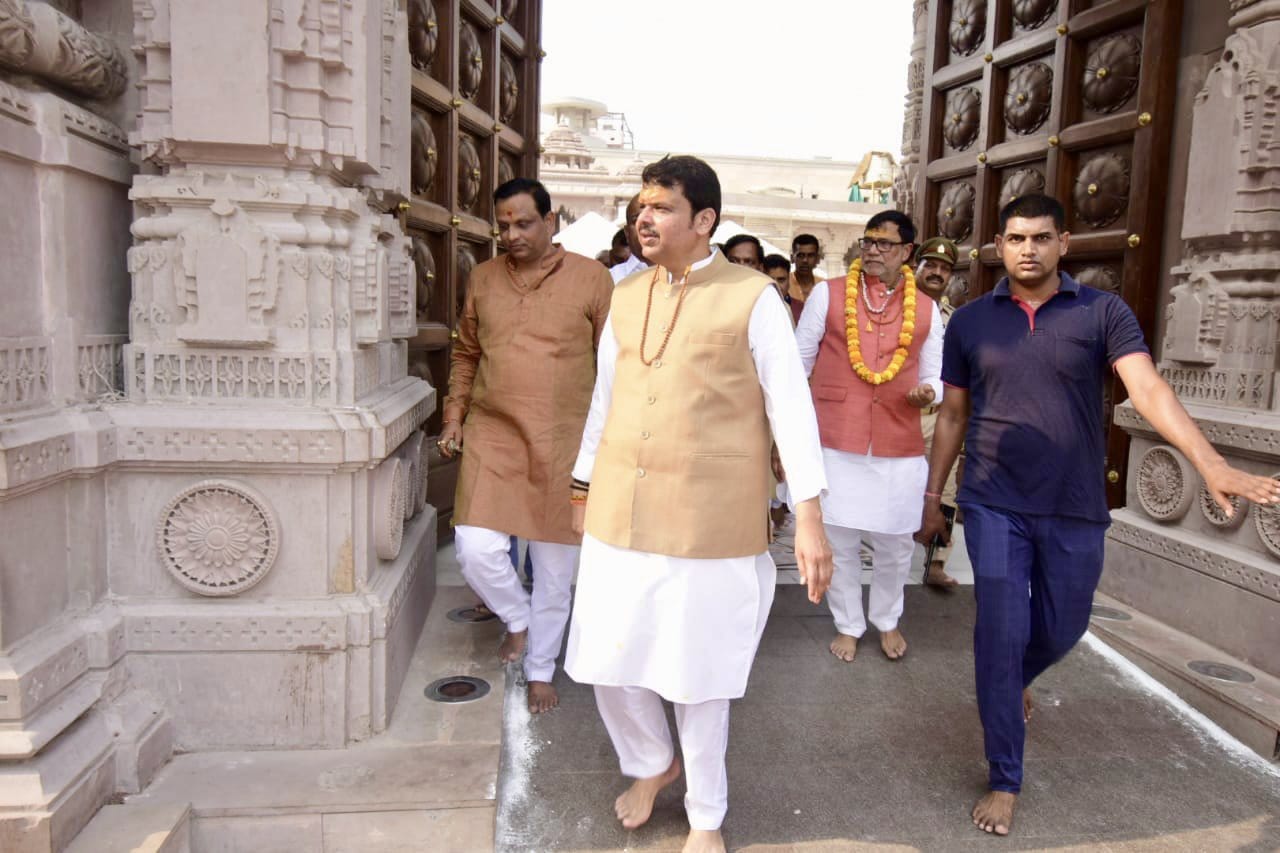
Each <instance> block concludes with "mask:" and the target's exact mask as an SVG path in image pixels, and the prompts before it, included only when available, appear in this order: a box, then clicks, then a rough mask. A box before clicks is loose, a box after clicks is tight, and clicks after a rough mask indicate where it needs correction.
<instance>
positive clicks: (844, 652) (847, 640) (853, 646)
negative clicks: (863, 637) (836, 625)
mask: <svg viewBox="0 0 1280 853" xmlns="http://www.w3.org/2000/svg"><path fill="white" fill-rule="evenodd" d="M831 654H833V655H835V656H836V657H838V658H840V660H842V661H844V662H845V663H853V659H854V657H855V656H857V654H858V638H857V637H850V636H849V635H848V634H836V638H835V639H834V640H832V641H831Z"/></svg>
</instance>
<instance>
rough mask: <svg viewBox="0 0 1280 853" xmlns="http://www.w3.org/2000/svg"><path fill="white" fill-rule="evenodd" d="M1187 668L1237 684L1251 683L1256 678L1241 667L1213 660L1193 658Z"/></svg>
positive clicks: (1207, 676)
mask: <svg viewBox="0 0 1280 853" xmlns="http://www.w3.org/2000/svg"><path fill="white" fill-rule="evenodd" d="M1187 669H1189V670H1191V671H1192V672H1198V673H1200V674H1201V675H1203V676H1205V677H1206V678H1216V679H1218V680H1219V681H1234V682H1235V683H1237V684H1249V683H1250V682H1252V681H1253V680H1254V678H1253V676H1252V675H1250V674H1249V673H1247V672H1245V671H1244V670H1243V669H1240V668H1239V667H1236V666H1232V665H1231V664H1227V663H1217V662H1215V661H1211V660H1193V661H1191V663H1189V664H1187Z"/></svg>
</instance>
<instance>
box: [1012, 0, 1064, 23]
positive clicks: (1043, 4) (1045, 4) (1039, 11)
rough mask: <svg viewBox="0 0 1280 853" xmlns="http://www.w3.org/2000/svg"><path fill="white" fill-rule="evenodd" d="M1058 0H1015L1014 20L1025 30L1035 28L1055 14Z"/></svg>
mask: <svg viewBox="0 0 1280 853" xmlns="http://www.w3.org/2000/svg"><path fill="white" fill-rule="evenodd" d="M1057 8H1058V0H1013V21H1014V23H1015V24H1017V25H1018V26H1019V27H1021V28H1022V29H1024V30H1034V29H1036V28H1037V27H1039V26H1041V25H1043V24H1044V22H1045V21H1047V20H1049V18H1050V17H1052V16H1053V13H1054V12H1055V11H1056V10H1057Z"/></svg>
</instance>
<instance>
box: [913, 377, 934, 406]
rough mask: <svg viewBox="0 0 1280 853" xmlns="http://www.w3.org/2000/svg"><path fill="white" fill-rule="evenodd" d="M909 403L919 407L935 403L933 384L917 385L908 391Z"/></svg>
mask: <svg viewBox="0 0 1280 853" xmlns="http://www.w3.org/2000/svg"><path fill="white" fill-rule="evenodd" d="M907 404H908V405H910V406H913V407H915V408H917V409H924V408H928V407H929V406H932V405H933V386H932V385H929V384H928V383H924V384H921V385H917V386H916V387H914V388H912V389H911V390H910V391H908V392H907Z"/></svg>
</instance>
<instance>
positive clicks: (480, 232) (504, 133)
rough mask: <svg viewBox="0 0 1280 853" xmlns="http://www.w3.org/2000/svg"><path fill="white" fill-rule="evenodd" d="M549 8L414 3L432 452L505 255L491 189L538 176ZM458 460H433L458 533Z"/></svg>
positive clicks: (423, 320)
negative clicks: (482, 269)
mask: <svg viewBox="0 0 1280 853" xmlns="http://www.w3.org/2000/svg"><path fill="white" fill-rule="evenodd" d="M541 22H542V3H541V0H495V2H494V3H493V4H492V5H491V4H489V3H485V2H482V0H409V54H410V60H411V61H412V63H413V118H412V124H411V128H412V142H413V145H412V155H411V157H412V177H411V182H410V183H411V192H412V195H411V198H410V200H409V202H408V210H407V211H406V216H405V220H406V221H405V226H406V230H407V231H408V233H409V234H410V236H411V237H412V238H413V249H414V263H415V264H416V266H417V270H418V306H417V313H418V333H417V335H416V336H415V337H414V338H413V339H412V340H411V341H410V343H409V372H410V373H411V374H413V375H415V376H419V377H421V378H423V379H426V380H427V381H429V382H430V383H431V384H432V385H433V386H434V387H435V388H436V389H437V394H438V397H437V406H436V411H435V413H434V414H433V415H432V417H431V419H430V420H429V421H428V422H427V432H428V435H429V436H432V437H431V439H430V440H431V446H432V448H433V454H434V447H435V438H434V436H436V435H438V434H439V432H440V421H441V408H442V405H443V401H444V398H445V395H446V394H447V393H448V388H449V352H450V343H451V341H452V339H453V336H454V335H455V334H456V333H455V331H454V330H455V329H456V328H457V322H458V316H459V315H460V314H461V312H462V305H463V299H464V297H465V295H466V292H465V286H466V282H467V276H468V275H469V274H470V272H471V268H472V267H474V266H475V265H476V264H477V263H479V262H481V261H484V260H487V259H489V258H491V257H492V256H493V254H494V252H495V250H496V246H495V242H494V238H495V235H496V231H495V229H494V219H493V209H492V208H493V190H494V188H495V187H497V186H498V185H499V184H501V183H502V182H503V181H506V180H508V179H510V178H513V177H517V176H526V177H535V176H536V174H537V167H538V79H539V68H538V66H539V62H540V60H541V54H542V51H541V48H540V42H541V34H540V26H541ZM457 468H458V463H457V461H456V460H455V461H452V462H445V461H444V460H442V459H441V458H440V457H439V455H438V454H434V455H433V457H432V467H431V472H430V476H429V478H428V484H429V485H428V500H429V501H430V502H431V503H432V504H433V505H434V506H435V507H436V508H437V509H438V510H439V511H440V533H441V539H442V540H443V539H445V538H448V536H449V535H450V527H449V520H450V518H451V516H452V514H453V492H454V486H455V484H456V482H457Z"/></svg>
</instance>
